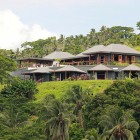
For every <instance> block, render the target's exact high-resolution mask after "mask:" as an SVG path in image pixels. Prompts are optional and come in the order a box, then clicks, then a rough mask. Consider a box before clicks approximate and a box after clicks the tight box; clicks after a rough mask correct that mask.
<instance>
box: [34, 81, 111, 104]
mask: <svg viewBox="0 0 140 140" xmlns="http://www.w3.org/2000/svg"><path fill="white" fill-rule="evenodd" d="M112 83H113V81H112V80H88V81H87V80H86V81H84V80H82V81H59V82H45V83H40V84H38V89H39V92H38V93H37V94H36V95H35V97H36V99H37V100H36V101H37V102H38V101H41V100H42V99H43V98H44V97H45V96H46V95H47V94H55V96H56V97H57V98H60V97H61V96H63V95H64V94H65V92H66V90H67V89H68V88H69V87H71V86H72V85H80V86H82V87H83V89H86V88H91V90H92V91H93V94H94V95H95V94H96V93H99V92H102V91H103V90H105V89H106V88H107V87H108V86H110V85H111V84H112Z"/></svg>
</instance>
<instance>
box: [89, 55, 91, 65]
mask: <svg viewBox="0 0 140 140" xmlns="http://www.w3.org/2000/svg"><path fill="white" fill-rule="evenodd" d="M90 59H91V55H89V64H90Z"/></svg>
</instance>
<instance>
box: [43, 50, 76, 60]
mask: <svg viewBox="0 0 140 140" xmlns="http://www.w3.org/2000/svg"><path fill="white" fill-rule="evenodd" d="M72 57H74V55H72V54H70V53H68V52H61V51H55V52H53V53H51V54H49V55H47V56H45V57H43V58H45V59H53V60H55V59H65V58H72Z"/></svg>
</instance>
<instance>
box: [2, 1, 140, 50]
mask: <svg viewBox="0 0 140 140" xmlns="http://www.w3.org/2000/svg"><path fill="white" fill-rule="evenodd" d="M139 7H140V0H0V49H14V50H16V48H20V47H21V44H22V43H24V42H26V41H35V40H38V39H46V38H48V37H50V36H56V37H59V36H60V34H63V35H64V36H69V35H79V34H84V35H86V34H88V33H89V32H90V30H91V29H92V28H94V29H96V31H99V30H100V28H101V26H103V25H104V26H107V27H112V26H119V25H120V26H130V27H133V28H134V29H135V31H136V32H137V28H136V23H137V22H138V21H140V14H139V13H140V8H139Z"/></svg>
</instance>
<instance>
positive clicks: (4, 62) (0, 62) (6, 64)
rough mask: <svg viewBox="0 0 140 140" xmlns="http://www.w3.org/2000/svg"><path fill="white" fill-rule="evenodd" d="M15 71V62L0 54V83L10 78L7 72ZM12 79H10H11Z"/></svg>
mask: <svg viewBox="0 0 140 140" xmlns="http://www.w3.org/2000/svg"><path fill="white" fill-rule="evenodd" d="M15 69H16V62H15V61H14V60H13V59H11V58H8V57H7V56H5V55H3V54H2V53H0V83H2V82H5V80H8V79H9V78H11V76H10V74H9V72H11V71H13V70H15ZM11 79H12V78H11Z"/></svg>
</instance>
